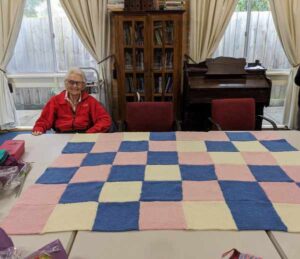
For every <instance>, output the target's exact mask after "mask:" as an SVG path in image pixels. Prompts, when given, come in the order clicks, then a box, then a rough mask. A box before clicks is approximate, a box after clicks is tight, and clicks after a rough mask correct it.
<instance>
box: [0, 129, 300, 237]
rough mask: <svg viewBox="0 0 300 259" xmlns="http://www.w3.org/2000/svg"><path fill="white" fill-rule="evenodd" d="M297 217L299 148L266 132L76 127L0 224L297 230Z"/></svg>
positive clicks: (46, 228)
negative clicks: (83, 130) (89, 130)
mask: <svg viewBox="0 0 300 259" xmlns="http://www.w3.org/2000/svg"><path fill="white" fill-rule="evenodd" d="M44 152H45V155H47V151H46V150H45V151H44ZM299 219H300V152H299V151H297V150H296V148H294V147H293V146H292V145H290V144H289V143H288V142H287V141H286V140H284V139H281V138H280V137H278V136H277V135H276V134H275V133H273V132H208V133H204V132H168V133H113V134H77V135H75V136H74V138H73V139H72V140H71V141H70V142H69V143H67V145H66V146H65V147H64V149H63V151H62V154H61V155H60V156H59V157H58V158H57V159H56V160H55V161H54V162H53V164H52V165H51V166H50V167H49V168H48V169H47V170H46V171H45V172H44V173H43V174H42V175H41V176H40V177H39V179H38V180H37V181H36V183H35V184H34V185H33V186H31V187H30V188H29V189H27V190H26V191H25V192H24V193H23V195H22V196H21V198H20V199H19V200H18V202H17V204H16V205H15V206H14V208H13V209H12V210H11V212H10V214H9V216H8V217H7V218H6V219H5V220H4V222H2V227H3V228H4V229H5V230H6V231H7V232H8V233H10V234H34V233H45V232H56V231H70V230H90V231H110V232H111V231H129V230H149V229H193V230H212V229H214V230H279V231H289V232H300V220H299Z"/></svg>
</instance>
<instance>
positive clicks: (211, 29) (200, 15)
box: [189, 0, 237, 62]
mask: <svg viewBox="0 0 300 259" xmlns="http://www.w3.org/2000/svg"><path fill="white" fill-rule="evenodd" d="M236 4H237V0H191V1H190V51H189V52H190V56H191V57H192V58H193V59H194V60H196V61H197V62H200V61H204V60H206V59H207V58H209V57H211V56H212V55H213V53H214V52H215V50H216V49H217V47H218V45H219V43H220V41H221V39H222V36H223V34H224V32H225V30H226V27H227V25H228V23H229V21H230V18H231V16H232V14H233V12H234V10H235V7H236Z"/></svg>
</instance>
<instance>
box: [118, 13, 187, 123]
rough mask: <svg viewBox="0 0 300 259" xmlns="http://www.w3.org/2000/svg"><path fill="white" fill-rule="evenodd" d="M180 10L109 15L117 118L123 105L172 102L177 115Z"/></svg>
mask: <svg viewBox="0 0 300 259" xmlns="http://www.w3.org/2000/svg"><path fill="white" fill-rule="evenodd" d="M183 13H184V11H183V10H176V11H145V12H124V11H115V12H112V19H113V31H112V37H113V41H114V53H115V54H116V58H117V64H118V65H117V67H118V104H119V115H120V118H121V120H124V116H125V114H126V113H125V112H126V102H131V101H137V99H138V96H140V99H141V101H158V102H159V101H172V102H173V105H174V113H175V116H176V117H177V115H178V113H179V109H178V107H179V96H180V88H181V87H180V86H181V74H182V31H183Z"/></svg>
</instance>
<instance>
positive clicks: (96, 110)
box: [32, 68, 111, 136]
mask: <svg viewBox="0 0 300 259" xmlns="http://www.w3.org/2000/svg"><path fill="white" fill-rule="evenodd" d="M85 85H86V77H85V74H84V73H83V71H82V70H80V69H79V68H72V69H70V70H69V72H68V73H67V75H66V77H65V88H66V90H64V91H62V92H61V93H60V94H58V95H56V96H53V97H52V98H51V99H50V100H49V101H48V103H47V104H46V106H45V107H44V109H43V111H42V114H41V116H40V118H39V119H38V120H37V121H36V123H35V125H34V127H33V131H32V134H33V135H35V136H38V135H41V134H43V133H45V132H46V131H47V130H49V129H51V128H53V129H54V130H55V131H56V132H61V133H71V132H80V133H84V132H86V133H97V132H107V131H108V129H109V128H110V125H111V118H110V116H109V114H108V113H107V112H106V110H105V109H104V107H103V106H102V105H101V104H100V103H99V102H98V101H97V100H96V99H95V98H94V97H92V96H90V95H89V94H88V93H86V92H85V91H84V88H85Z"/></svg>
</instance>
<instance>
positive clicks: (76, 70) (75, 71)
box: [65, 67, 86, 82]
mask: <svg viewBox="0 0 300 259" xmlns="http://www.w3.org/2000/svg"><path fill="white" fill-rule="evenodd" d="M72 74H76V75H80V76H81V77H82V81H84V82H86V76H85V73H84V72H83V71H82V70H81V69H80V68H79V67H72V68H70V69H69V71H68V73H67V74H66V76H65V80H66V79H68V77H69V76H70V75H72Z"/></svg>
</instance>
